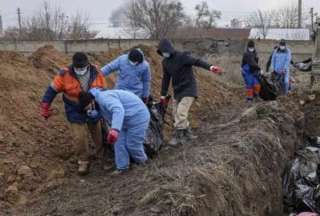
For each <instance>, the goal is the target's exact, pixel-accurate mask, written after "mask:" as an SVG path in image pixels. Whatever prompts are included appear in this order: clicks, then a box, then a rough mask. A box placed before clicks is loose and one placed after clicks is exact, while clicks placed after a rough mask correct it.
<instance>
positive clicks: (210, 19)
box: [195, 1, 221, 28]
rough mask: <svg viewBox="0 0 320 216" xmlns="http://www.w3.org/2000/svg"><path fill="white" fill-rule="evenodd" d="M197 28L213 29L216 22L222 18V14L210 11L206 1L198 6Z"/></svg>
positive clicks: (196, 8)
mask: <svg viewBox="0 0 320 216" xmlns="http://www.w3.org/2000/svg"><path fill="white" fill-rule="evenodd" d="M195 10H196V26H197V27H199V28H212V27H214V26H215V25H216V20H217V19H220V18H221V12H220V11H217V10H210V8H209V6H208V3H207V2H206V1H203V2H201V3H200V4H198V5H196V7H195Z"/></svg>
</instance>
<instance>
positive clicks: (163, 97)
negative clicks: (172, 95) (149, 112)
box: [160, 96, 169, 106]
mask: <svg viewBox="0 0 320 216" xmlns="http://www.w3.org/2000/svg"><path fill="white" fill-rule="evenodd" d="M168 103H169V99H168V98H167V97H165V96H161V97H160V104H161V105H162V106H166V105H168Z"/></svg>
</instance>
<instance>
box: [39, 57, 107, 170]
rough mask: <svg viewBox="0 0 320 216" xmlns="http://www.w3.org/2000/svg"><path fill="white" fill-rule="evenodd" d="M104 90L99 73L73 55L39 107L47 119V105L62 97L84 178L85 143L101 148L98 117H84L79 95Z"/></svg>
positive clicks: (54, 80)
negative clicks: (60, 94) (59, 95)
mask: <svg viewBox="0 0 320 216" xmlns="http://www.w3.org/2000/svg"><path fill="white" fill-rule="evenodd" d="M104 87H106V82H105V79H104V77H103V75H102V73H101V72H100V70H99V69H98V68H97V67H96V66H94V65H92V64H90V63H89V60H88V57H87V56H86V55H85V54H84V53H80V52H79V53H75V54H74V56H73V58H72V65H70V66H69V67H67V68H65V69H62V70H61V71H60V73H59V74H58V75H56V76H55V77H54V79H53V81H52V83H51V85H50V86H49V87H48V88H47V90H46V92H45V94H44V96H43V98H42V101H41V105H40V110H41V111H40V114H41V115H42V116H43V117H44V118H45V119H48V118H49V117H50V115H51V114H52V113H51V109H50V105H51V103H52V101H53V100H54V98H55V97H56V95H57V94H58V93H60V92H61V93H63V102H64V107H65V112H66V116H67V120H68V121H69V122H70V126H71V130H72V133H73V136H74V139H75V141H76V143H77V154H78V164H79V168H78V173H79V174H80V175H85V174H87V173H88V172H89V156H90V152H89V142H90V138H89V136H90V135H91V137H92V139H93V141H94V143H95V144H96V149H97V150H99V149H101V147H102V135H101V125H100V123H99V117H98V116H92V115H87V113H83V112H82V111H81V108H80V105H79V95H80V93H81V92H88V91H89V90H90V89H91V88H104Z"/></svg>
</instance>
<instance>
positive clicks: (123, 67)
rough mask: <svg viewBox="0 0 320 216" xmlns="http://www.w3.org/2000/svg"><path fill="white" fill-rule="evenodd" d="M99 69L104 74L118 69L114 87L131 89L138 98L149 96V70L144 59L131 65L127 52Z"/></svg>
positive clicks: (106, 74)
mask: <svg viewBox="0 0 320 216" xmlns="http://www.w3.org/2000/svg"><path fill="white" fill-rule="evenodd" d="M141 52H142V51H141ZM101 71H102V73H103V75H104V76H108V75H109V74H111V73H112V72H114V71H119V73H118V79H117V83H116V86H115V89H122V90H128V91H131V92H133V93H134V94H136V95H138V96H139V97H140V98H145V97H149V95H150V82H151V71H150V65H149V63H148V62H147V61H146V60H144V61H143V62H142V63H141V64H138V65H132V64H130V62H129V58H128V54H125V55H122V56H119V57H118V58H116V59H115V60H113V61H112V62H110V63H109V64H107V65H105V66H104V67H103V68H102V69H101Z"/></svg>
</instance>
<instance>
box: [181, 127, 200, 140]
mask: <svg viewBox="0 0 320 216" xmlns="http://www.w3.org/2000/svg"><path fill="white" fill-rule="evenodd" d="M184 136H185V139H186V140H187V141H190V140H194V139H197V138H198V136H196V135H194V134H193V133H192V130H191V128H187V129H185V130H184Z"/></svg>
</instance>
